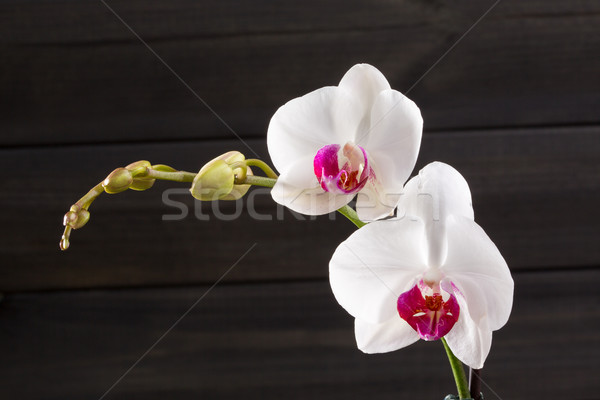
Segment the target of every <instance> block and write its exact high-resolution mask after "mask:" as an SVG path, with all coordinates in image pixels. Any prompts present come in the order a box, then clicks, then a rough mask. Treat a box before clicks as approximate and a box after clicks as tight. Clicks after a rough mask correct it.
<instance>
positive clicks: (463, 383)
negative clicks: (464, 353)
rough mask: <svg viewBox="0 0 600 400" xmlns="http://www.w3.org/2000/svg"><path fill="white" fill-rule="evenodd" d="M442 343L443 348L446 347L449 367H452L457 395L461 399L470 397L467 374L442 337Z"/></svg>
mask: <svg viewBox="0 0 600 400" xmlns="http://www.w3.org/2000/svg"><path fill="white" fill-rule="evenodd" d="M441 340H442V344H443V345H444V349H446V355H447V356H448V361H450V368H452V374H453V375H454V381H455V382H456V389H457V390H458V396H459V397H460V398H461V399H470V398H471V395H470V393H469V386H468V384H467V376H466V375H465V370H464V368H463V365H462V363H461V362H460V360H459V359H458V358H456V356H455V355H454V353H452V350H450V347H449V346H448V343H446V339H444V338H442V339H441Z"/></svg>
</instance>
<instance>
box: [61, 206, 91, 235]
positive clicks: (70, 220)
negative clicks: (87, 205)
mask: <svg viewBox="0 0 600 400" xmlns="http://www.w3.org/2000/svg"><path fill="white" fill-rule="evenodd" d="M89 220H90V212H89V211H88V210H83V209H79V210H78V209H77V207H75V206H73V207H71V210H70V211H69V212H68V213H66V214H65V217H64V218H63V225H64V226H70V227H71V228H73V229H79V228H81V227H82V226H84V225H85V224H87V222H88V221H89Z"/></svg>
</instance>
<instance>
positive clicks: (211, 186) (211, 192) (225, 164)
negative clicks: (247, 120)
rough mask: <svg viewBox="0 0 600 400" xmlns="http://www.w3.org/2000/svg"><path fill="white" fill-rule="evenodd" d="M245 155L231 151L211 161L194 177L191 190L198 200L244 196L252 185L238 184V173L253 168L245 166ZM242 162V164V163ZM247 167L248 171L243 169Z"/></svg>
mask: <svg viewBox="0 0 600 400" xmlns="http://www.w3.org/2000/svg"><path fill="white" fill-rule="evenodd" d="M244 161H245V157H244V155H243V154H242V153H240V152H238V151H230V152H227V153H225V154H222V155H220V156H219V157H217V158H215V159H213V160H211V161H209V162H208V163H206V165H204V167H202V169H201V170H200V172H198V175H196V177H195V178H194V182H193V183H192V187H191V189H190V192H192V196H194V197H195V198H196V199H198V200H202V201H211V200H237V199H239V198H241V197H243V196H244V195H245V194H246V192H247V191H248V189H249V188H250V185H236V184H235V179H236V175H239V174H242V173H244V172H245V173H246V174H250V175H252V170H251V169H250V168H249V167H247V166H245V164H244ZM240 164H241V165H240ZM243 168H246V171H243Z"/></svg>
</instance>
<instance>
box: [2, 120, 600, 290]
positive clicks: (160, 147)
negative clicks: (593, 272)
mask: <svg viewBox="0 0 600 400" xmlns="http://www.w3.org/2000/svg"><path fill="white" fill-rule="evenodd" d="M248 144H249V145H250V147H252V148H253V149H255V150H256V152H257V153H258V154H259V155H261V156H262V155H264V154H265V153H266V149H265V142H264V141H263V140H250V141H248ZM243 148H244V146H243V144H241V143H240V142H236V141H215V142H210V141H190V142H169V143H144V144H139V145H124V144H123V145H102V146H101V145H97V146H57V147H53V148H27V149H11V150H4V151H0V170H2V171H11V170H14V171H18V173H14V174H4V176H2V177H1V178H0V186H1V187H2V188H3V196H2V197H1V198H0V209H2V210H5V212H3V213H2V214H0V215H1V216H0V218H1V219H0V231H1V235H2V237H3V240H2V242H0V256H1V258H2V260H1V262H0V282H1V284H0V289H1V290H2V291H19V290H37V289H59V288H84V287H115V286H118V287H122V286H130V285H132V286H133V285H134V286H139V285H163V284H167V285H174V284H193V283H207V282H214V281H215V280H216V279H217V278H218V277H219V276H221V274H222V273H223V272H224V271H225V270H226V269H227V268H228V267H229V266H230V265H231V264H232V263H233V262H235V261H236V260H237V259H238V257H240V256H241V255H242V254H243V253H244V252H245V251H246V250H247V249H248V248H250V246H251V245H252V244H253V243H257V246H256V248H255V249H253V251H252V252H251V253H250V254H249V255H248V256H247V257H246V258H245V259H244V260H243V263H242V266H241V267H240V268H237V269H236V270H235V271H234V272H232V273H231V274H230V275H228V276H227V280H230V281H249V280H281V279H286V280H288V279H307V278H323V277H326V276H327V263H328V260H329V258H330V256H331V254H332V253H333V251H334V249H335V247H336V246H337V245H338V244H339V243H340V242H341V241H342V240H344V239H345V238H346V237H347V236H348V235H349V234H350V233H351V232H352V231H353V225H352V224H350V223H349V222H348V221H346V220H345V219H344V218H343V217H341V216H339V215H337V216H336V214H332V217H333V218H335V221H330V220H329V218H330V217H328V216H323V217H319V218H318V221H314V220H313V221H311V220H306V219H304V217H301V216H294V215H293V214H291V213H290V212H289V211H287V210H285V211H284V210H283V208H281V207H279V208H278V207H276V206H275V204H274V203H273V201H272V199H271V197H270V195H269V193H268V191H266V190H263V191H260V190H258V189H257V191H256V192H254V194H252V195H251V196H247V197H245V198H244V201H243V202H242V203H239V204H238V203H223V202H221V203H204V204H203V205H202V204H199V203H196V204H195V203H194V202H193V201H192V200H193V199H192V198H191V196H190V195H189V194H188V192H187V189H186V186H184V185H179V184H171V185H169V184H167V183H157V184H156V185H155V187H154V188H152V189H151V190H149V191H146V192H126V193H121V194H118V195H112V196H109V195H104V196H103V197H101V198H100V199H99V200H97V201H96V203H94V205H93V206H92V208H91V212H92V216H91V221H90V223H89V224H88V225H87V226H86V227H84V228H83V229H81V230H79V231H76V232H74V234H73V237H72V247H71V248H70V249H69V250H68V251H67V252H64V253H61V252H60V251H59V250H58V240H59V238H60V235H61V232H62V226H61V218H62V215H63V214H64V213H65V212H66V211H67V210H68V208H69V206H70V204H72V203H73V202H75V201H76V200H77V199H78V198H79V197H81V196H82V195H83V194H84V193H85V192H86V191H87V190H88V188H89V187H91V186H93V185H94V184H96V183H97V182H99V181H100V180H101V179H103V177H104V176H105V175H106V174H108V172H110V171H111V170H112V169H114V168H115V167H117V166H123V165H126V164H128V163H129V162H132V161H135V160H138V159H149V160H151V161H152V162H154V163H159V162H160V163H167V164H172V165H174V166H176V167H178V168H180V169H184V170H189V171H195V170H198V169H199V168H200V166H201V165H202V164H203V163H204V162H206V161H208V160H209V159H210V158H212V157H214V156H216V155H218V154H221V153H224V152H225V151H228V150H232V149H240V150H243ZM598 154H600V128H598V127H589V128H554V129H521V130H489V131H470V132H441V133H437V134H426V135H425V137H424V140H423V144H422V149H421V154H420V159H419V161H418V168H420V167H421V166H423V165H425V164H426V163H428V162H431V161H434V160H439V161H444V162H447V163H449V164H451V165H453V166H454V167H455V168H457V169H458V170H459V171H460V172H461V173H462V174H463V175H464V176H465V178H466V179H467V181H468V182H469V184H470V186H471V189H472V192H473V201H474V208H475V213H476V221H478V222H479V223H480V224H481V226H483V227H484V229H485V230H486V232H487V233H488V234H489V235H490V237H491V238H492V239H493V240H494V241H495V243H496V244H497V245H498V247H499V248H500V249H501V251H502V253H503V255H504V256H505V258H506V259H507V261H508V263H509V265H510V266H511V268H512V269H513V270H519V269H522V268H538V269H545V268H555V267H567V266H573V267H576V266H597V265H599V263H600V248H599V247H598V245H597V243H598V242H599V241H600V236H599V235H600V209H599V208H598V207H597V204H598V203H599V202H600V181H599V180H598V176H600V158H599V157H598ZM267 159H268V158H267ZM416 171H417V169H416V170H415V172H416ZM174 188H175V189H176V190H178V191H177V192H174V193H171V194H170V193H169V192H166V190H167V189H174ZM163 196H168V199H170V200H171V201H174V202H177V203H178V204H175V205H173V204H167V203H165V202H164V200H163ZM178 206H185V207H186V208H187V210H188V213H187V215H186V216H185V218H183V219H181V220H162V218H163V216H165V215H167V216H168V215H171V216H173V217H175V218H176V217H177V216H178V215H181V210H180V209H179V208H177V207H178ZM219 213H220V215H221V216H222V218H221V219H220V220H219V219H218V218H216V217H215V216H216V215H217V214H219ZM279 215H282V216H283V220H278V216H279ZM253 216H254V217H253ZM202 219H204V220H202ZM223 219H225V220H223ZM269 219H270V220H269Z"/></svg>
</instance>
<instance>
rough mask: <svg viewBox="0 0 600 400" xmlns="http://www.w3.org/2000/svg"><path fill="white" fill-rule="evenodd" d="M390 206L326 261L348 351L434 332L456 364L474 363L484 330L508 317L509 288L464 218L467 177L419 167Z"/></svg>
mask: <svg viewBox="0 0 600 400" xmlns="http://www.w3.org/2000/svg"><path fill="white" fill-rule="evenodd" d="M398 210H399V215H400V214H403V217H402V218H395V219H390V220H383V221H377V222H373V223H371V224H368V225H366V226H365V227H363V228H361V229H359V230H358V231H356V232H355V233H354V234H352V235H351V236H350V237H349V238H348V239H347V240H346V241H345V242H343V243H342V244H341V245H340V246H339V247H338V248H337V250H336V251H335V253H334V255H333V257H332V259H331V262H330V282H331V287H332V289H333V293H334V294H335V297H336V299H337V300H338V302H339V303H340V304H341V305H342V307H344V308H345V309H346V310H347V311H348V312H349V313H350V314H351V315H352V316H354V317H355V318H356V320H355V333H356V340H357V344H358V347H359V348H360V349H361V350H362V351H363V352H365V353H384V352H389V351H393V350H397V349H400V348H402V347H405V346H408V345H410V344H412V343H414V342H415V341H417V340H419V339H424V340H436V339H440V338H442V337H444V338H445V339H446V341H447V343H448V346H449V347H450V349H451V350H452V352H453V353H454V354H455V355H456V357H457V358H458V359H459V360H461V361H462V362H463V363H465V364H467V365H469V366H470V367H472V368H482V367H483V364H484V361H485V359H486V357H487V355H488V353H489V351H490V347H491V344H492V331H495V330H497V329H500V328H501V327H502V326H503V325H504V324H505V323H506V321H507V320H508V316H509V314H510V311H511V308H512V299H513V289H514V284H513V280H512V278H511V275H510V271H509V269H508V266H507V265H506V262H505V261H504V259H503V258H502V255H501V254H500V252H499V251H498V249H497V248H496V246H495V245H494V243H493V242H492V241H491V240H490V238H489V237H488V236H487V235H486V234H485V232H484V231H483V229H481V227H480V226H479V225H477V224H476V223H475V221H474V216H473V208H472V206H471V192H470V190H469V186H468V185H467V182H466V181H465V179H464V178H463V177H462V175H460V173H458V171H456V170H455V169H454V168H452V167H450V166H449V165H447V164H443V163H439V162H435V163H432V164H429V165H428V166H426V167H425V168H423V169H422V170H421V171H420V172H419V174H418V176H416V177H414V178H413V179H411V180H410V181H409V182H408V183H407V184H406V186H405V191H404V194H403V196H402V199H401V201H400V203H399V205H398Z"/></svg>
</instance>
